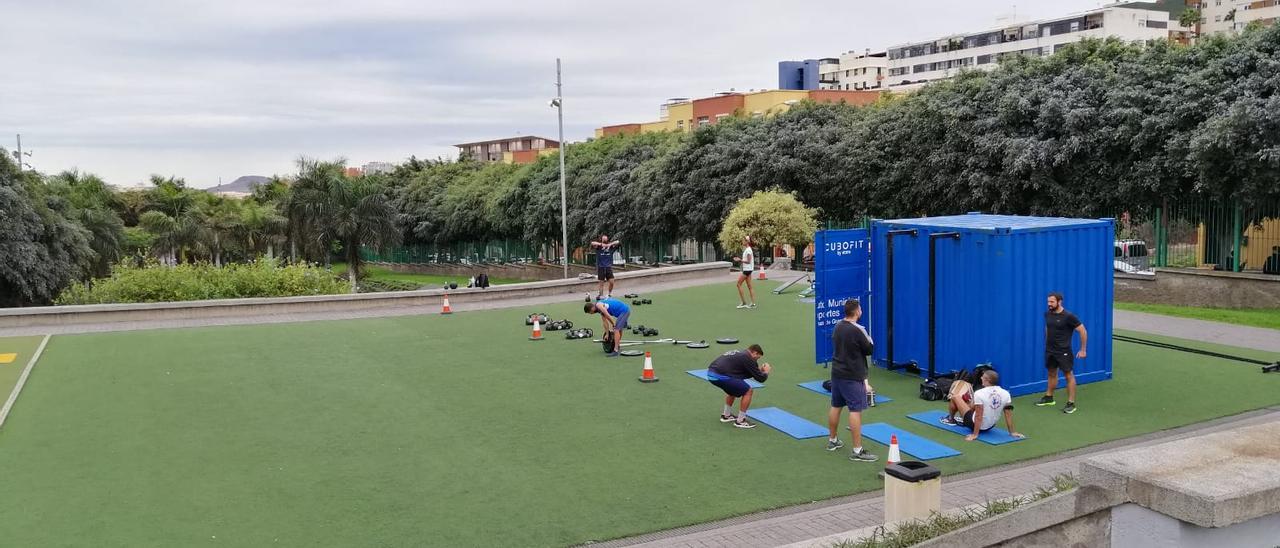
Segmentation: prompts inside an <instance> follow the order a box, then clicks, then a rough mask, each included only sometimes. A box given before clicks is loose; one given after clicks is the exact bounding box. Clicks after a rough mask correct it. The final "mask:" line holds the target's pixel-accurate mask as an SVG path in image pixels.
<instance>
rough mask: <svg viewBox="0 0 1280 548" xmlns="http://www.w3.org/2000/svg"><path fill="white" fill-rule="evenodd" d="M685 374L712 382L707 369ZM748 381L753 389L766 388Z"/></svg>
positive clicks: (753, 381)
mask: <svg viewBox="0 0 1280 548" xmlns="http://www.w3.org/2000/svg"><path fill="white" fill-rule="evenodd" d="M685 373H688V374H690V375H693V376H695V377H698V378H699V379H702V380H704V381H710V380H711V376H710V373H709V372H707V370H706V369H693V370H690V371H685ZM746 381H747V386H750V387H752V388H764V383H760V382H756V380H755V379H746Z"/></svg>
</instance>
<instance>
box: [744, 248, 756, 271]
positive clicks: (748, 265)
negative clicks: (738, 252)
mask: <svg viewBox="0 0 1280 548" xmlns="http://www.w3.org/2000/svg"><path fill="white" fill-rule="evenodd" d="M755 269H756V254H755V252H753V251H751V248H750V247H744V248H742V271H743V272H751V271H752V270H755Z"/></svg>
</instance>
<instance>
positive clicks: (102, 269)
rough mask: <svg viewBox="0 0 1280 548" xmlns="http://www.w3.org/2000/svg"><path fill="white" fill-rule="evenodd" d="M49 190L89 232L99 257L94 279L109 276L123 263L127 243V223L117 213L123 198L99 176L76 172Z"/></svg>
mask: <svg viewBox="0 0 1280 548" xmlns="http://www.w3.org/2000/svg"><path fill="white" fill-rule="evenodd" d="M48 184H49V188H50V189H51V190H52V191H53V193H54V194H56V195H58V196H60V197H62V198H63V199H65V200H66V201H67V203H68V204H70V205H71V207H72V208H73V209H72V210H71V217H72V218H74V219H75V220H76V221H78V222H79V223H80V225H81V226H83V227H84V228H85V229H87V230H88V231H89V246H90V247H92V248H93V252H94V254H95V255H96V258H95V259H94V262H93V266H92V268H91V270H92V274H93V275H94V276H106V275H107V274H109V273H110V272H111V265H112V264H114V263H115V262H116V261H118V260H120V247H121V245H123V243H124V223H123V222H122V221H121V219H120V216H119V215H117V214H116V212H115V209H114V208H115V207H117V206H118V205H119V203H120V201H119V198H118V197H117V196H116V194H115V192H114V191H113V190H112V189H111V187H109V186H107V183H105V182H103V180H102V179H101V178H99V177H98V176H97V175H93V174H91V173H80V172H79V171H76V170H71V171H63V172H62V173H59V174H57V175H54V176H53V177H50V178H49V179H48Z"/></svg>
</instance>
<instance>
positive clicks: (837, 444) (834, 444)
mask: <svg viewBox="0 0 1280 548" xmlns="http://www.w3.org/2000/svg"><path fill="white" fill-rule="evenodd" d="M841 447H844V442H842V441H840V440H838V439H836V440H833V439H830V438H828V439H827V451H835V450H836V449H839V448H841Z"/></svg>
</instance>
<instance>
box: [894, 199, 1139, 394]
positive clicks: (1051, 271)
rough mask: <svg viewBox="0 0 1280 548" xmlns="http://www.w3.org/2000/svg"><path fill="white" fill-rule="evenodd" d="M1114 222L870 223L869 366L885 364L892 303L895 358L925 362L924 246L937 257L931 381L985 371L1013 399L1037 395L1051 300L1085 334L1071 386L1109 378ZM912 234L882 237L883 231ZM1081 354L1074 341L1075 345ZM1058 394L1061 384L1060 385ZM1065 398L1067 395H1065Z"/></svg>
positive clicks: (984, 218) (1004, 218) (992, 218)
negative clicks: (985, 367) (1054, 295)
mask: <svg viewBox="0 0 1280 548" xmlns="http://www.w3.org/2000/svg"><path fill="white" fill-rule="evenodd" d="M1113 225H1114V220H1112V219H1101V220H1094V219H1063V218H1051V217H1019V216H1010V215H981V214H972V213H971V214H969V215H954V216H949V217H925V218H919V219H897V220H888V221H874V222H873V223H872V225H871V303H872V304H871V311H872V312H874V313H873V314H871V332H872V335H873V337H874V338H875V341H876V347H875V355H874V358H875V360H876V362H877V364H879V365H881V366H885V365H887V362H886V359H887V357H888V351H889V348H888V345H889V336H888V323H887V322H888V317H889V315H890V314H889V310H888V308H889V306H890V305H892V307H893V310H892V316H893V345H894V348H893V360H894V362H895V363H898V364H902V363H904V362H912V361H914V362H916V363H917V364H918V365H919V367H920V369H921V370H922V372H927V370H928V366H929V362H928V358H929V245H930V234H934V233H939V234H941V233H956V234H958V238H954V239H953V238H937V239H936V242H935V243H934V245H935V246H936V249H935V253H936V257H935V264H936V267H935V268H936V271H935V280H936V284H935V293H934V295H935V314H936V315H935V322H936V324H935V325H936V329H935V351H934V354H935V359H936V363H935V364H934V366H935V369H936V371H937V372H939V373H945V372H949V371H954V370H959V369H973V367H974V366H976V365H978V364H981V363H991V364H992V365H993V366H994V367H995V368H996V370H997V371H999V373H1000V384H1001V385H1002V386H1004V388H1005V389H1006V390H1008V391H1009V392H1010V393H1012V394H1013V395H1015V396H1017V395H1022V394H1030V393H1033V392H1038V391H1043V390H1044V389H1045V386H1046V384H1047V383H1046V375H1045V368H1044V361H1045V359H1044V335H1045V334H1044V313H1045V312H1046V311H1047V309H1048V307H1047V305H1046V300H1047V297H1048V294H1049V292H1051V291H1058V292H1061V293H1062V294H1063V296H1064V299H1063V305H1064V306H1065V307H1066V309H1067V310H1069V311H1071V312H1073V313H1075V315H1076V316H1077V317H1079V318H1080V321H1081V322H1083V323H1084V325H1085V329H1087V330H1088V347H1087V349H1086V350H1087V356H1086V358H1085V359H1076V360H1075V365H1074V367H1073V369H1074V370H1075V374H1076V381H1077V382H1078V383H1081V384H1083V383H1089V382H1095V381H1101V380H1107V379H1110V378H1111V330H1112V325H1111V324H1112V318H1111V309H1112V267H1113V265H1112V255H1113V242H1114V235H1115V231H1114V226H1113ZM902 230H907V231H909V230H915V235H914V236H913V235H910V234H902V233H899V235H895V236H890V235H889V233H890V231H902ZM889 237H892V238H893V251H892V252H893V270H894V274H893V297H892V302H890V298H889V295H888V292H889V280H888V266H889V263H888V255H889V246H888V245H887V240H886V238H889ZM1072 345H1073V349H1074V350H1079V337H1078V336H1076V337H1073V343H1072ZM1058 390H1060V391H1065V382H1063V381H1060V382H1059V383H1058ZM1064 395H1065V392H1064Z"/></svg>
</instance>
